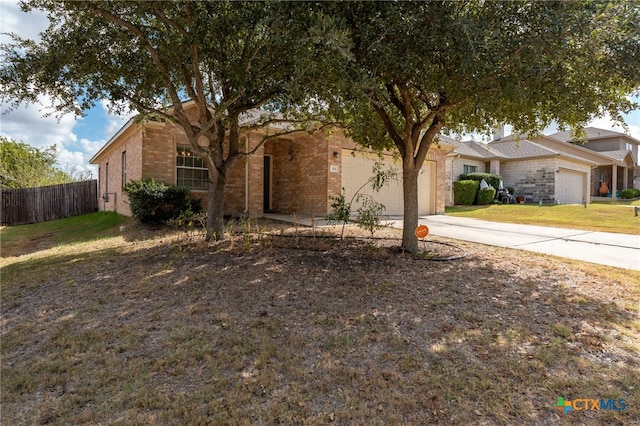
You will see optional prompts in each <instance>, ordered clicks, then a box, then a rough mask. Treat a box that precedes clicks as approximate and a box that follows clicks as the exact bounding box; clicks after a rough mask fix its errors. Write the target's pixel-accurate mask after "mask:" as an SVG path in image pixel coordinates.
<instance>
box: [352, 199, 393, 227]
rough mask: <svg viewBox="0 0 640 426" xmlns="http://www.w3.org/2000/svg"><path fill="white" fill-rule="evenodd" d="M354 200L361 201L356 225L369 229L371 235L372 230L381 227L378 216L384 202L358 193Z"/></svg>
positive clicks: (383, 208)
mask: <svg viewBox="0 0 640 426" xmlns="http://www.w3.org/2000/svg"><path fill="white" fill-rule="evenodd" d="M356 200H357V202H360V203H362V204H361V206H360V208H359V209H358V216H357V218H356V223H357V224H358V227H360V228H362V229H364V230H366V231H369V233H370V234H371V237H373V234H374V232H375V231H377V230H378V229H380V228H382V225H381V224H380V216H381V215H382V212H383V211H384V210H385V208H386V207H385V206H384V204H382V203H379V202H377V201H376V200H374V199H373V197H371V196H370V195H364V194H359V195H358V197H357V198H356Z"/></svg>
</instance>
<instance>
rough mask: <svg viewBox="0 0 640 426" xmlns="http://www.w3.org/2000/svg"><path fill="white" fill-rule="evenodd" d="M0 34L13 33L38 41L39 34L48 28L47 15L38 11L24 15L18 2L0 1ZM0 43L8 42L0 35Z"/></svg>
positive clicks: (6, 38) (5, 37)
mask: <svg viewBox="0 0 640 426" xmlns="http://www.w3.org/2000/svg"><path fill="white" fill-rule="evenodd" d="M0 12H1V13H0V28H1V29H2V30H1V31H0V32H2V33H15V34H18V35H20V36H21V37H24V38H29V39H32V40H39V39H40V36H39V33H40V32H42V31H44V30H45V29H46V28H47V27H48V26H49V19H48V18H47V15H46V14H44V13H43V12H40V11H32V12H30V13H24V12H23V11H22V10H21V9H20V5H19V4H18V2H17V1H16V2H11V1H6V0H0ZM0 37H1V40H2V42H5V41H9V38H8V37H7V36H5V35H1V36H0Z"/></svg>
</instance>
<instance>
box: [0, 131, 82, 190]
mask: <svg viewBox="0 0 640 426" xmlns="http://www.w3.org/2000/svg"><path fill="white" fill-rule="evenodd" d="M57 157H58V154H57V153H56V147H55V145H54V146H50V147H48V148H42V149H38V148H34V147H32V146H31V145H27V144H26V143H24V142H17V141H14V140H12V139H9V138H5V137H4V136H0V188H1V189H11V188H34V187H37V186H46V185H57V184H60V183H69V182H73V181H74V180H75V179H74V177H73V176H72V175H71V174H69V173H67V172H65V171H63V170H60V169H59V168H58V167H57V166H56V159H57Z"/></svg>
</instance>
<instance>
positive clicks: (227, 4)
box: [0, 0, 327, 240]
mask: <svg viewBox="0 0 640 426" xmlns="http://www.w3.org/2000/svg"><path fill="white" fill-rule="evenodd" d="M24 8H25V10H27V11H28V10H31V9H40V10H43V11H46V12H47V13H48V14H49V18H50V19H51V25H50V26H49V28H48V29H47V30H46V31H45V32H44V33H43V34H41V37H42V41H41V42H40V43H38V44H36V43H35V42H33V41H31V40H23V39H20V38H19V37H16V36H15V35H14V36H13V40H14V41H13V43H11V44H10V45H8V46H4V47H3V52H4V61H3V62H4V65H3V66H2V71H1V73H0V78H1V79H2V84H3V87H2V98H3V100H10V101H11V102H12V105H14V106H15V105H18V104H20V103H21V102H36V101H37V96H38V95H39V94H42V93H46V94H48V95H50V96H51V97H52V98H53V99H55V100H56V104H55V105H54V107H56V108H57V110H58V111H59V112H63V113H66V112H73V113H75V114H82V111H84V110H87V109H88V108H90V107H91V106H92V105H93V103H94V102H95V101H96V100H98V99H101V98H106V99H110V100H111V101H113V102H112V105H114V106H115V107H114V108H116V109H119V108H125V107H130V108H132V109H135V110H137V111H138V112H139V113H140V114H141V115H140V119H144V118H146V117H149V116H155V117H160V118H162V119H164V120H167V121H170V122H172V123H174V124H175V125H177V126H179V127H180V128H181V129H182V130H183V131H184V133H185V134H186V136H187V138H188V140H189V143H190V145H191V148H192V149H193V151H194V152H195V153H196V154H197V155H198V156H200V157H201V158H202V159H203V160H204V163H205V164H206V167H207V169H208V171H209V180H210V182H209V191H208V193H209V204H208V206H207V213H208V219H207V234H206V235H207V240H209V239H211V238H216V239H221V238H224V216H223V215H224V190H225V185H226V181H227V176H228V173H229V171H230V170H231V169H232V167H233V166H234V164H236V162H237V161H238V160H240V159H241V158H246V157H247V156H248V155H250V154H251V153H253V152H255V151H256V150H257V149H258V147H254V148H253V149H252V150H250V151H247V150H244V147H242V146H241V144H240V142H239V141H240V133H241V131H242V130H243V128H241V125H240V121H241V117H242V116H243V114H245V113H247V112H249V111H251V110H255V109H261V110H262V111H271V112H277V111H279V112H283V111H291V109H287V107H288V106H291V105H296V104H302V103H303V100H304V98H305V96H306V92H305V90H303V88H304V87H305V83H306V82H308V81H310V80H313V79H314V78H315V77H316V76H317V75H318V74H319V73H321V72H322V70H321V69H319V68H318V67H317V66H306V65H305V64H309V63H310V62H309V61H310V60H311V59H312V58H316V57H319V56H321V55H322V54H323V52H325V51H327V50H326V49H319V46H322V45H323V43H322V40H321V38H322V36H323V33H322V31H319V30H314V28H313V25H312V24H310V23H315V22H319V23H320V24H321V23H322V22H321V21H318V20H317V19H315V17H314V16H312V15H310V14H311V13H312V11H311V10H310V9H309V8H307V7H305V6H304V5H303V4H298V3H285V2H253V1H248V2H235V1H215V2H199V1H198V2H192V1H188V0H184V1H177V2H156V1H145V2H132V1H65V2H60V1H57V0H32V1H27V2H26V5H25V6H24ZM325 44H326V43H325ZM317 63H322V62H317ZM324 63H326V62H324ZM187 100H188V101H190V102H189V104H190V105H192V106H193V110H191V111H188V110H187V109H186V108H185V104H184V102H185V101H187ZM298 112H301V110H300V109H298ZM304 112H308V111H304ZM288 119H289V118H288ZM282 120H284V118H277V119H276V118H274V115H264V116H263V119H261V120H259V121H258V122H253V124H251V125H250V126H249V127H251V128H257V127H265V128H266V127H267V126H268V125H269V124H270V123H274V122H277V121H282ZM293 130H294V129H291V130H283V131H281V132H279V133H286V132H291V131H293ZM276 136H277V133H274V132H273V131H271V132H270V133H269V134H268V136H266V137H265V140H266V139H267V138H274V137H276ZM199 140H204V141H206V144H204V145H200V144H199V143H198V142H199ZM263 142H264V141H263Z"/></svg>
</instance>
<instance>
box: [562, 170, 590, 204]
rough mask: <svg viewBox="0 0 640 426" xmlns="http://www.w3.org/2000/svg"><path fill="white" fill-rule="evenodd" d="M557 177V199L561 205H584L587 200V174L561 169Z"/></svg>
mask: <svg viewBox="0 0 640 426" xmlns="http://www.w3.org/2000/svg"><path fill="white" fill-rule="evenodd" d="M556 176H557V179H556V198H557V199H558V201H559V202H560V204H580V203H582V200H584V199H585V181H586V177H587V175H586V173H582V172H576V171H575V170H568V169H560V171H559V172H558V174H557V175H556Z"/></svg>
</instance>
